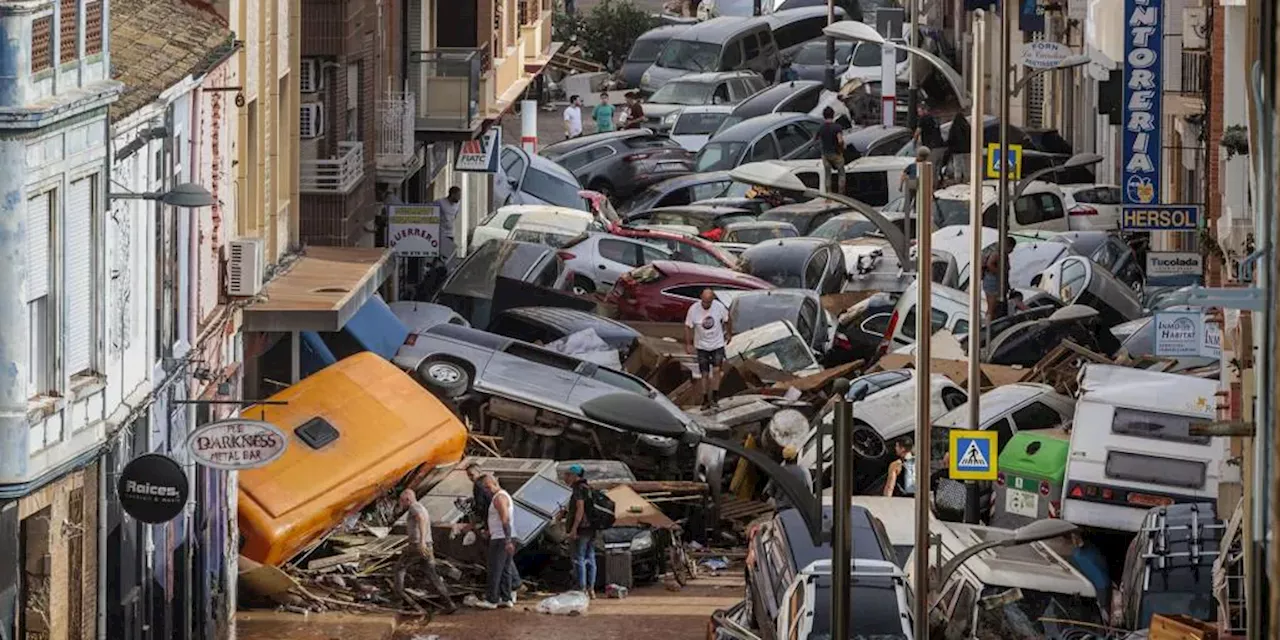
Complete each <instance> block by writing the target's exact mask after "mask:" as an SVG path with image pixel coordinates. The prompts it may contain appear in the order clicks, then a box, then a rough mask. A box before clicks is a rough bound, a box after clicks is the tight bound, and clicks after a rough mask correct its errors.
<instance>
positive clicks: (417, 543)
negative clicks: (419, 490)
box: [395, 489, 458, 613]
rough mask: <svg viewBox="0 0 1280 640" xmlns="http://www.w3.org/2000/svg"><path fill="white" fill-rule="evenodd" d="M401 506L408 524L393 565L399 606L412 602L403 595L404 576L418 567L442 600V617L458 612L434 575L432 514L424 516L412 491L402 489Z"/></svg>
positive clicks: (422, 509)
mask: <svg viewBox="0 0 1280 640" xmlns="http://www.w3.org/2000/svg"><path fill="white" fill-rule="evenodd" d="M400 506H402V507H404V508H406V509H408V514H409V521H408V523H406V526H407V528H408V533H409V541H408V544H406V545H405V547H404V548H403V549H401V550H400V558H399V559H398V560H397V561H396V581H395V589H396V595H397V596H399V598H400V601H401V602H412V600H410V599H409V596H408V594H406V593H405V591H404V576H405V574H406V573H408V571H409V570H410V569H411V568H413V567H416V566H421V567H422V568H423V572H424V573H426V574H427V580H429V581H431V587H432V588H434V589H435V590H436V593H437V594H439V595H440V597H441V598H444V604H445V613H453V612H454V611H457V610H458V605H456V604H454V603H453V599H452V598H450V597H449V592H448V590H447V589H445V586H444V581H443V580H441V579H440V573H439V572H438V571H436V554H435V547H434V545H433V544H432V539H431V514H429V513H427V508H426V507H424V506H422V503H420V502H418V496H416V495H414V493H413V490H412V489H405V490H404V491H403V492H401V493H400Z"/></svg>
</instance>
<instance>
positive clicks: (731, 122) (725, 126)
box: [716, 115, 746, 133]
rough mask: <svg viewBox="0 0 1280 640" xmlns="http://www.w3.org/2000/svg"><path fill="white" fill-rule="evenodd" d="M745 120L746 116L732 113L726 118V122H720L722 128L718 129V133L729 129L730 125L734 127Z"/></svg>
mask: <svg viewBox="0 0 1280 640" xmlns="http://www.w3.org/2000/svg"><path fill="white" fill-rule="evenodd" d="M743 120H746V118H744V117H742V116H735V115H730V116H729V117H727V118H725V119H724V122H721V123H720V128H719V129H716V133H720V132H721V131H728V130H729V127H732V126H733V125H735V124H738V123H739V122H742V121H743Z"/></svg>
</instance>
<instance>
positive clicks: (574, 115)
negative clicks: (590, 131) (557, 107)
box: [564, 95, 582, 139]
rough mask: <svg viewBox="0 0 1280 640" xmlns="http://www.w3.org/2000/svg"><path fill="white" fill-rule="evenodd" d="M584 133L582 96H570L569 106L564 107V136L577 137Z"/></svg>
mask: <svg viewBox="0 0 1280 640" xmlns="http://www.w3.org/2000/svg"><path fill="white" fill-rule="evenodd" d="M580 135H582V97H581V96H576V95H575V96H572V97H570V98H569V106H567V107H565V109H564V137H565V138H566V139H568V138H576V137H578V136H580Z"/></svg>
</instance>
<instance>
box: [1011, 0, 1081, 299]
mask: <svg viewBox="0 0 1280 640" xmlns="http://www.w3.org/2000/svg"><path fill="white" fill-rule="evenodd" d="M1001 20H1002V22H1001V25H1002V28H1003V31H1004V34H1003V36H1002V37H1003V40H1002V41H1001V43H1000V69H1001V70H1002V71H1003V73H1001V74H1000V85H999V86H1000V89H1001V91H1000V154H1001V156H1002V157H1001V158H1000V165H999V166H1000V185H999V187H998V191H997V197H998V198H999V205H998V206H997V209H998V210H999V212H1000V218H999V220H998V221H997V222H996V230H997V233H996V237H997V242H996V247H999V248H998V249H997V250H996V253H997V255H998V256H999V257H1000V297H999V300H1000V306H999V307H998V308H997V309H995V310H993V311H994V312H993V314H992V315H993V317H998V316H1003V315H1004V314H1005V312H1006V311H1007V310H1008V308H1009V281H1008V277H1007V269H1008V266H1007V265H1006V263H1005V261H1006V260H1008V259H1009V258H1008V256H1006V255H1005V253H1004V250H1003V247H1004V243H1005V242H1006V241H1007V240H1008V239H1009V167H1008V166H1007V165H1008V164H1009V163H1008V154H1009V151H1008V149H1009V100H1010V98H1011V97H1012V96H1016V95H1018V94H1019V93H1021V91H1022V89H1023V88H1024V87H1026V86H1027V83H1028V82H1030V81H1031V80H1032V79H1034V78H1036V77H1038V76H1042V75H1044V74H1046V73H1048V72H1050V71H1062V70H1064V69H1072V68H1075V67H1079V66H1082V65H1086V64H1088V63H1089V56H1086V55H1074V56H1069V57H1067V58H1066V59H1064V60H1062V61H1061V62H1059V63H1058V64H1057V65H1055V66H1052V67H1047V68H1043V69H1035V70H1032V71H1028V72H1025V73H1023V74H1022V78H1021V79H1019V80H1018V82H1016V83H1015V84H1014V85H1013V88H1012V89H1009V87H1008V85H1009V76H1011V75H1013V69H1012V68H1011V65H1010V64H1009V38H1010V36H1009V32H1010V22H1009V9H1008V6H1007V5H1001ZM1015 200H1016V198H1015Z"/></svg>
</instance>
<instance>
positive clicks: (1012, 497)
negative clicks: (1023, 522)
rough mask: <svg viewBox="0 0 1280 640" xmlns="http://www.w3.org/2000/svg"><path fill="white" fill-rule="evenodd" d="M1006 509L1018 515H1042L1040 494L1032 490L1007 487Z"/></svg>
mask: <svg viewBox="0 0 1280 640" xmlns="http://www.w3.org/2000/svg"><path fill="white" fill-rule="evenodd" d="M1004 510H1005V511H1007V512H1009V513H1012V514H1013V515H1016V516H1025V517H1028V518H1039V517H1040V496H1039V495H1038V494H1035V493H1031V492H1030V491H1018V490H1017V489H1008V488H1006V489H1005V494H1004Z"/></svg>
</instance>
